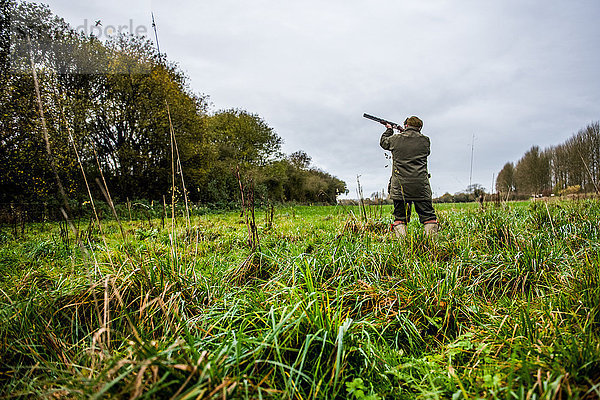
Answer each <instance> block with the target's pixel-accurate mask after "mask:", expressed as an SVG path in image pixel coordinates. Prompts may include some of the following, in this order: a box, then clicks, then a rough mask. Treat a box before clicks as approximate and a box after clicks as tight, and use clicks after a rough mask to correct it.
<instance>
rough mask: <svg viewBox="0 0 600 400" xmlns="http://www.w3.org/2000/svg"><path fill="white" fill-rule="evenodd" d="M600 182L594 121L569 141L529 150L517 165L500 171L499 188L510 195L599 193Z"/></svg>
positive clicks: (599, 138)
mask: <svg viewBox="0 0 600 400" xmlns="http://www.w3.org/2000/svg"><path fill="white" fill-rule="evenodd" d="M599 184H600V124H599V122H593V123H591V124H589V125H588V126H587V127H585V128H584V129H581V130H579V131H578V132H577V133H576V134H574V135H573V136H572V137H570V138H569V139H568V140H567V141H565V142H564V143H562V144H559V145H557V146H552V147H549V148H547V149H544V150H541V149H540V147H539V146H533V147H532V148H531V149H529V150H528V151H527V152H526V153H525V154H524V155H523V157H521V159H520V160H519V161H517V163H516V165H515V164H513V163H512V162H508V163H506V164H505V165H504V167H503V168H502V170H501V171H500V172H499V173H498V178H497V179H496V190H497V191H498V192H500V193H504V194H508V193H511V192H516V193H519V194H527V195H531V194H550V193H555V194H562V193H568V192H576V191H585V192H597V191H598V186H599Z"/></svg>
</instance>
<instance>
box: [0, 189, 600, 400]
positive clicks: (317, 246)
mask: <svg viewBox="0 0 600 400" xmlns="http://www.w3.org/2000/svg"><path fill="white" fill-rule="evenodd" d="M436 209H437V211H438V215H439V220H440V227H441V230H440V233H439V235H438V236H437V237H436V238H434V239H433V240H432V239H429V238H427V237H425V236H424V235H423V233H422V231H421V227H420V226H419V224H418V221H416V220H415V218H413V221H411V223H410V224H409V235H408V237H407V238H405V239H402V240H398V239H396V238H395V237H394V236H393V235H392V234H391V233H390V232H389V222H390V221H389V220H390V212H391V210H390V208H389V207H387V206H383V207H382V206H369V207H366V208H360V207H342V206H313V207H310V206H280V207H276V208H274V209H265V210H257V211H256V214H255V217H256V219H255V227H254V228H253V227H252V224H248V223H247V220H246V216H243V217H241V216H240V212H239V211H238V212H223V213H206V214H204V215H193V216H192V217H190V218H189V219H186V218H184V217H183V215H182V214H181V213H178V218H177V219H176V220H175V221H173V220H171V219H167V220H166V221H161V220H160V219H147V220H146V219H141V220H138V221H135V220H134V221H128V220H126V221H121V225H119V223H117V221H112V220H104V221H101V224H100V225H98V224H97V223H94V222H93V220H90V221H91V222H90V224H85V223H84V224H81V226H80V229H79V233H78V235H77V237H75V236H74V235H73V233H72V232H71V231H70V229H69V227H68V226H67V225H66V224H64V223H63V224H59V223H45V224H35V225H33V224H32V225H28V226H27V229H26V231H25V234H24V235H15V233H16V232H15V233H13V232H12V231H11V229H9V228H8V227H4V228H2V230H1V231H0V271H1V278H0V393H1V394H0V398H7V399H8V398H52V399H54V398H56V399H70V398H94V399H95V398H131V399H133V398H141V399H165V398H166V399H168V398H173V399H196V398H199V399H225V398H227V399H356V400H361V399H365V400H366V399H370V400H375V399H415V398H416V399H438V398H439V399H453V400H457V399H477V398H486V399H566V398H573V399H592V398H599V397H600V340H599V339H600V337H599V335H600V270H599V266H600V240H599V239H600V237H599V236H600V222H599V221H600V202H599V201H598V200H594V199H584V200H563V201H552V202H543V201H539V202H521V203H503V204H498V205H494V204H486V207H485V208H484V209H481V208H480V207H479V204H467V205H461V206H458V205H452V204H450V205H440V206H436ZM250 222H252V219H250Z"/></svg>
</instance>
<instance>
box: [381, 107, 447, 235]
mask: <svg viewBox="0 0 600 400" xmlns="http://www.w3.org/2000/svg"><path fill="white" fill-rule="evenodd" d="M385 126H386V128H387V129H386V131H385V132H384V133H383V134H382V135H381V140H380V141H379V144H380V146H381V147H382V148H383V149H384V150H389V151H391V152H392V159H393V162H392V177H391V179H390V184H389V187H388V191H389V193H390V198H391V199H392V200H393V201H394V213H393V214H394V222H393V223H392V230H393V231H394V233H395V234H396V236H397V237H402V236H406V224H408V222H409V220H410V214H411V208H412V205H413V204H414V206H415V211H416V212H417V214H418V215H419V221H421V223H422V224H424V225H425V234H426V235H428V236H431V235H435V234H436V233H437V231H438V222H437V217H436V215H435V211H434V209H433V204H432V202H431V187H430V186H429V172H428V170H427V156H429V154H430V145H429V138H428V137H427V136H425V135H423V134H422V133H421V129H422V128H423V121H421V120H420V119H419V118H418V117H415V116H412V117H408V118H407V119H406V120H405V121H404V128H401V127H398V126H396V128H397V129H398V131H399V132H398V133H394V130H393V126H392V124H390V123H389V122H387V121H386V123H385Z"/></svg>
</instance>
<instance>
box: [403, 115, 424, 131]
mask: <svg viewBox="0 0 600 400" xmlns="http://www.w3.org/2000/svg"><path fill="white" fill-rule="evenodd" d="M404 125H410V126H414V127H415V128H418V129H419V130H421V128H423V121H421V119H420V118H419V117H415V116H414V115H413V116H412V117H408V118H406V119H405V120H404Z"/></svg>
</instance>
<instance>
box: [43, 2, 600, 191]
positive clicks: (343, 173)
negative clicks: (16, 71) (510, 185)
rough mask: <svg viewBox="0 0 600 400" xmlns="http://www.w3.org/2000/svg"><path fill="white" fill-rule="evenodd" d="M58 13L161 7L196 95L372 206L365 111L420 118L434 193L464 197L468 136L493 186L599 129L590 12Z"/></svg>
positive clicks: (180, 9)
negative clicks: (359, 190) (536, 153)
mask: <svg viewBox="0 0 600 400" xmlns="http://www.w3.org/2000/svg"><path fill="white" fill-rule="evenodd" d="M49 3H50V7H51V8H52V9H53V11H55V12H56V13H57V14H59V15H61V16H65V17H68V18H67V19H68V20H69V22H71V23H73V24H76V23H77V22H78V21H80V20H81V19H83V18H95V19H98V18H104V17H105V15H106V18H110V19H114V20H117V21H121V20H124V21H128V20H129V18H131V17H132V15H133V16H134V17H135V18H136V22H137V19H138V18H144V14H147V15H145V18H146V19H147V21H150V15H149V14H150V10H153V11H154V13H155V15H156V19H157V24H158V31H159V35H160V44H161V50H162V51H163V52H166V53H167V54H168V56H169V58H170V59H171V60H173V61H176V62H178V63H179V65H180V66H181V68H182V69H183V70H184V71H186V73H187V74H188V75H189V77H190V84H191V87H192V88H193V89H194V90H196V91H198V92H202V93H206V94H208V95H210V97H211V100H212V102H213V103H214V105H215V108H217V109H219V108H232V107H238V108H243V109H246V110H248V111H250V112H254V113H258V114H259V115H261V116H262V117H263V118H264V119H265V120H266V121H267V123H269V124H270V125H271V126H273V127H274V128H275V129H276V131H277V132H278V134H279V135H280V136H282V137H283V139H284V141H285V145H284V149H285V151H286V152H288V153H291V152H293V151H296V150H298V149H302V150H305V151H306V152H307V153H308V154H309V155H310V156H311V157H312V159H313V162H314V163H315V164H316V165H317V166H319V167H321V168H323V169H325V170H327V171H328V172H330V173H332V174H333V175H336V176H338V177H339V178H341V179H343V180H345V181H346V182H347V184H348V186H349V188H350V196H351V197H353V196H355V191H356V190H355V188H356V176H357V175H361V183H362V185H363V187H364V193H365V194H370V193H373V192H376V191H380V190H381V189H382V188H384V187H386V186H387V180H388V177H389V173H390V172H389V168H385V165H386V164H387V160H386V158H385V155H384V152H383V150H382V149H380V148H379V135H380V134H381V132H382V127H381V126H380V125H378V124H376V123H373V122H372V121H368V120H365V119H363V118H362V113H363V112H368V113H370V114H374V115H379V116H381V117H384V118H387V119H390V120H396V121H397V122H402V120H403V119H404V118H405V117H406V116H408V115H413V114H415V115H419V116H420V117H421V118H422V119H423V120H424V121H425V127H424V133H425V134H427V135H428V136H430V138H431V142H432V155H431V157H430V170H431V173H432V180H431V183H432V188H433V189H434V194H435V195H441V194H443V193H444V192H451V193H453V192H456V191H459V190H463V189H465V188H466V185H467V184H468V182H469V174H470V159H471V141H472V137H473V135H475V142H474V163H473V164H474V166H473V179H472V180H473V182H474V183H475V182H476V183H480V184H482V185H483V186H485V187H486V188H488V189H489V188H490V186H491V185H492V177H493V176H494V175H495V174H497V172H499V171H500V169H501V168H502V166H503V165H504V163H506V162H507V161H516V160H517V159H518V158H520V157H521V155H522V154H523V153H524V152H525V151H526V150H528V149H529V148H530V147H531V146H532V145H540V146H542V147H544V146H549V145H552V144H558V143H560V142H562V141H564V140H565V139H566V138H568V137H569V136H570V135H571V134H572V133H574V132H576V131H577V130H578V129H579V128H582V127H584V126H585V125H586V124H587V123H589V122H591V121H593V120H598V119H599V118H600V106H599V105H600V94H599V93H600V90H599V89H600V80H599V78H598V75H597V73H596V69H597V67H596V66H597V64H598V61H599V57H598V52H597V50H596V49H597V48H598V44H599V39H600V27H599V25H598V24H597V20H598V17H600V6H599V5H598V3H597V2H596V1H593V0H586V1H583V0H578V1H574V2H546V1H542V0H520V1H517V0H508V1H502V2H480V1H474V0H471V1H457V0H454V1H452V0H435V1H428V2H399V1H395V0H380V1H375V2H366V1H359V0H349V1H342V0H332V1H327V2H322V1H316V0H307V1H303V2H281V1H275V0H256V1H252V2H243V1H239V0H219V1H216V0H213V1H203V2H193V1H190V0H186V1H176V2H148V1H146V2H140V1H138V2H133V3H131V5H134V6H135V7H132V6H131V5H130V4H125V3H124V2H122V1H112V0H111V1H109V2H108V3H106V2H104V3H102V5H94V4H92V3H78V5H77V8H73V5H72V4H71V2H70V1H66V0H54V1H50V2H49ZM102 13H103V14H102ZM148 24H149V22H148Z"/></svg>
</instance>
